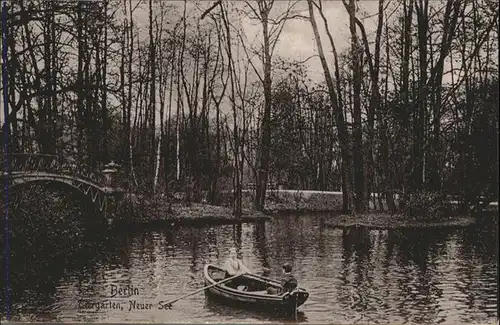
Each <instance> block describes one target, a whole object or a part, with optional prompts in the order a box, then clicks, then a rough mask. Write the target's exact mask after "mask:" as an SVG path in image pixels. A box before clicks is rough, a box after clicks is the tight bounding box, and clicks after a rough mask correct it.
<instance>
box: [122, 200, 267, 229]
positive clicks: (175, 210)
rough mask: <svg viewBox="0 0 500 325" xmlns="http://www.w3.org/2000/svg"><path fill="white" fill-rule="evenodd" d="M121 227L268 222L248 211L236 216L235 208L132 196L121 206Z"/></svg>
mask: <svg viewBox="0 0 500 325" xmlns="http://www.w3.org/2000/svg"><path fill="white" fill-rule="evenodd" d="M119 210H120V211H119V215H120V217H118V218H117V219H116V223H117V224H127V225H142V226H168V227H172V226H176V225H183V224H189V225H202V224H207V223H210V224H214V223H215V224H221V223H224V224H231V223H239V222H251V221H261V220H268V219H269V218H270V217H269V216H267V215H265V214H264V213H261V212H257V211H253V210H251V209H244V210H243V214H242V215H241V216H239V217H236V216H235V215H234V214H233V211H232V209H230V208H227V207H222V206H215V205H209V204H200V203H191V204H185V203H180V202H170V201H169V200H167V199H163V198H158V199H155V200H148V199H144V198H141V197H135V196H134V197H130V198H128V199H126V202H125V203H124V204H123V205H122V206H121V207H120V209H119Z"/></svg>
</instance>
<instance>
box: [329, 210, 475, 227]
mask: <svg viewBox="0 0 500 325" xmlns="http://www.w3.org/2000/svg"><path fill="white" fill-rule="evenodd" d="M475 222H476V218H474V217H470V216H457V217H442V218H426V219H422V218H421V217H410V216H407V215H402V214H389V213H384V212H377V213H375V212H372V213H366V214H360V215H356V216H354V217H353V216H351V215H342V214H341V215H337V216H332V217H331V218H328V220H327V221H326V222H325V225H326V226H328V227H331V228H346V227H367V228H373V229H395V228H433V227H466V226H469V225H472V224H474V223H475Z"/></svg>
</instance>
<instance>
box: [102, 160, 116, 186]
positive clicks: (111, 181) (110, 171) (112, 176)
mask: <svg viewBox="0 0 500 325" xmlns="http://www.w3.org/2000/svg"><path fill="white" fill-rule="evenodd" d="M119 168H120V165H118V164H116V163H115V162H114V161H111V162H110V163H109V164H107V165H105V166H104V170H103V171H102V173H103V174H104V176H105V177H106V186H108V187H115V188H116V187H117V183H118V180H117V173H118V169H119Z"/></svg>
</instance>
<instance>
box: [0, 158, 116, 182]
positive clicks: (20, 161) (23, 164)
mask: <svg viewBox="0 0 500 325" xmlns="http://www.w3.org/2000/svg"><path fill="white" fill-rule="evenodd" d="M0 159H1V166H0V171H1V172H2V173H13V172H31V173H37V172H45V173H54V174H61V175H67V176H73V177H78V178H81V179H86V180H90V181H93V182H94V183H97V184H106V177H105V176H104V174H102V173H100V172H98V171H94V170H92V169H91V168H90V167H89V166H86V165H83V164H79V163H77V162H76V161H75V160H72V159H68V158H64V157H61V156H56V155H47V154H28V153H14V154H9V155H0ZM6 166H7V167H6Z"/></svg>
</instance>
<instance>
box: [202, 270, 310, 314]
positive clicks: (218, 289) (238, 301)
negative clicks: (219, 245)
mask: <svg viewBox="0 0 500 325" xmlns="http://www.w3.org/2000/svg"><path fill="white" fill-rule="evenodd" d="M203 273H204V277H205V285H207V286H209V285H212V286H211V287H209V288H207V289H206V293H207V294H208V295H209V296H210V297H213V298H217V299H219V300H221V301H223V302H225V303H226V304H229V305H233V306H236V307H242V308H251V309H258V310H274V311H279V312H293V311H296V310H297V307H299V306H301V305H302V304H304V302H305V301H306V300H307V298H308V297H309V293H308V292H307V291H306V290H305V289H303V288H297V289H295V290H293V291H292V292H291V293H283V294H269V293H268V291H267V289H268V288H275V289H280V288H281V285H280V282H278V281H276V280H273V279H269V278H265V277H263V276H260V275H257V274H250V273H247V274H244V275H241V276H240V277H237V278H236V279H233V280H231V281H228V282H225V283H222V284H218V285H214V284H216V283H217V282H219V281H221V280H223V279H224V276H225V270H224V269H223V268H220V267H218V266H215V265H211V264H207V265H205V268H204V270H203Z"/></svg>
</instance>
